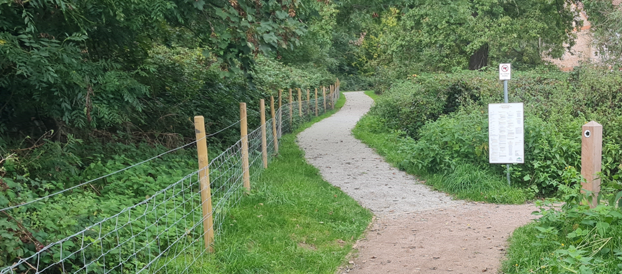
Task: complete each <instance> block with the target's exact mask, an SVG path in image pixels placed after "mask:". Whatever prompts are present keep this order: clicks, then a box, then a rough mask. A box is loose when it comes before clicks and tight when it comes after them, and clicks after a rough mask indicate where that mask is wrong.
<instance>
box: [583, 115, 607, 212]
mask: <svg viewBox="0 0 622 274" xmlns="http://www.w3.org/2000/svg"><path fill="white" fill-rule="evenodd" d="M582 132H583V136H582V137H581V175H582V176H583V178H585V183H581V187H582V189H583V190H582V193H585V191H584V190H587V191H590V192H592V193H593V196H592V201H591V202H590V207H592V208H594V207H596V205H597V204H598V194H599V192H600V178H599V177H598V174H597V173H599V172H600V169H601V163H602V154H603V153H602V152H603V126H602V125H601V124H599V123H596V122H594V121H591V122H589V123H587V124H585V125H583V127H582Z"/></svg>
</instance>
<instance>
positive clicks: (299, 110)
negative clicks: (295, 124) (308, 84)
mask: <svg viewBox="0 0 622 274" xmlns="http://www.w3.org/2000/svg"><path fill="white" fill-rule="evenodd" d="M297 90H298V116H299V117H302V91H301V90H300V88H297Z"/></svg>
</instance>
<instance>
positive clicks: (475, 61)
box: [469, 44, 488, 70]
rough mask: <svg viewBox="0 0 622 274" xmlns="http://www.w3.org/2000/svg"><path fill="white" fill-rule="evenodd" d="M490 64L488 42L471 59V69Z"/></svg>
mask: <svg viewBox="0 0 622 274" xmlns="http://www.w3.org/2000/svg"><path fill="white" fill-rule="evenodd" d="M487 65H488V44H486V45H483V46H481V47H480V48H479V49H478V50H477V51H476V52H475V53H473V55H471V58H470V59H469V69H470V70H478V69H481V68H483V67H485V66H487Z"/></svg>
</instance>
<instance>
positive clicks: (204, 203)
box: [194, 116, 214, 252]
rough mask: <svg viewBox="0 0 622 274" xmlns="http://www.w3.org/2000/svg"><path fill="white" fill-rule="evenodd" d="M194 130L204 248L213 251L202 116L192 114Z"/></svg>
mask: <svg viewBox="0 0 622 274" xmlns="http://www.w3.org/2000/svg"><path fill="white" fill-rule="evenodd" d="M194 132H195V134H196V140H197V153H198V156H199V181H200V184H199V186H200V187H201V209H202V212H203V232H204V234H203V241H204V242H205V249H207V251H208V252H213V251H214V247H213V246H212V244H213V243H214V219H213V216H212V193H211V192H212V191H211V189H210V181H209V159H208V155H207V140H206V138H205V120H204V118H203V116H194Z"/></svg>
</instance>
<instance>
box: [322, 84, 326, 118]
mask: <svg viewBox="0 0 622 274" xmlns="http://www.w3.org/2000/svg"><path fill="white" fill-rule="evenodd" d="M322 101H324V113H326V87H324V86H323V87H322Z"/></svg>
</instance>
